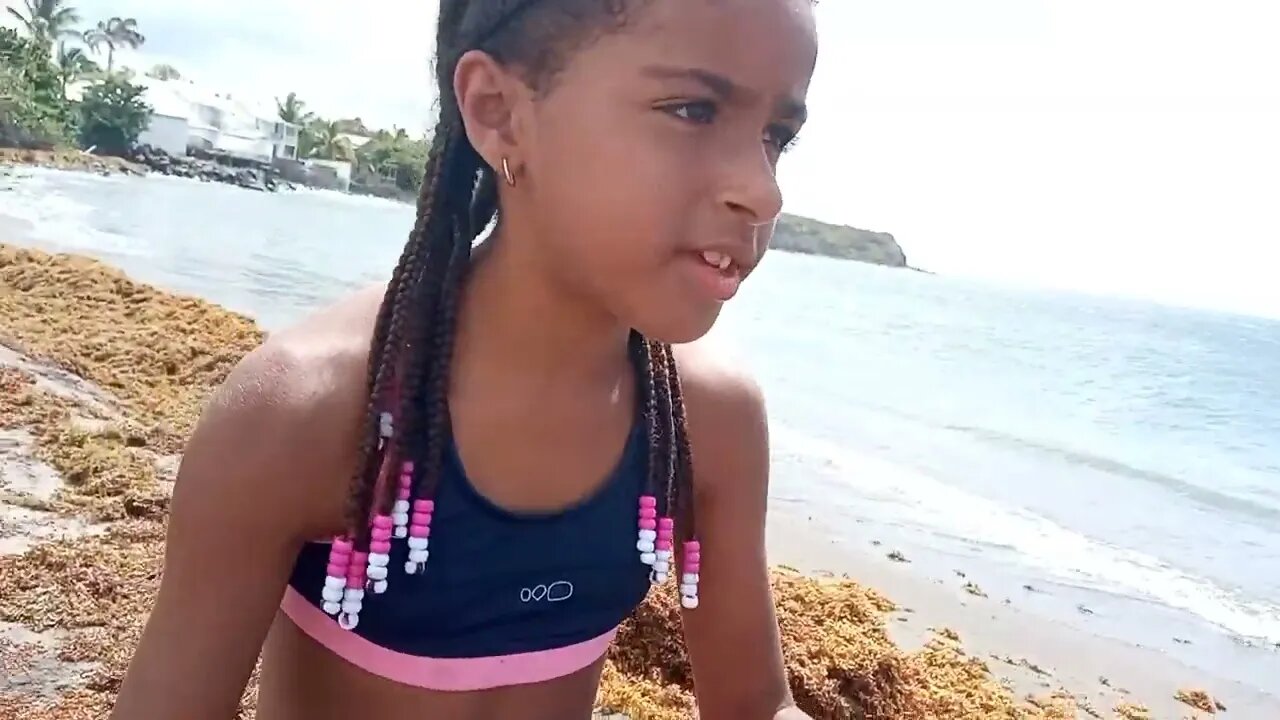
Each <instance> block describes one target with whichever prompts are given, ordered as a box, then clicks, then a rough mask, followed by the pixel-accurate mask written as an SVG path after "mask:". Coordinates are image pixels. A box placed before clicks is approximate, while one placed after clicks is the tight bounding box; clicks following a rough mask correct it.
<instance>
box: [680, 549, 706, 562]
mask: <svg viewBox="0 0 1280 720" xmlns="http://www.w3.org/2000/svg"><path fill="white" fill-rule="evenodd" d="M701 561H702V553H691V552H688V551H685V554H684V562H685V564H688V563H698V562H701Z"/></svg>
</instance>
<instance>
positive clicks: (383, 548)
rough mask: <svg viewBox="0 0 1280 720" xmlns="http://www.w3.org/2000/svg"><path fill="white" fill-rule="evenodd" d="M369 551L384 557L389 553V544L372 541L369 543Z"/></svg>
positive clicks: (382, 541) (381, 541)
mask: <svg viewBox="0 0 1280 720" xmlns="http://www.w3.org/2000/svg"><path fill="white" fill-rule="evenodd" d="M369 549H370V550H372V551H373V552H376V553H378V554H379V555H386V554H387V553H390V552H391V542H390V541H388V540H374V541H373V542H371V543H369Z"/></svg>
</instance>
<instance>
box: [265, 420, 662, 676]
mask: <svg viewBox="0 0 1280 720" xmlns="http://www.w3.org/2000/svg"><path fill="white" fill-rule="evenodd" d="M647 447H648V444H647V437H646V435H645V432H644V423H643V422H642V421H639V422H637V423H636V424H635V427H634V428H633V430H632V432H631V433H630V435H629V437H628V440H627V443H626V447H625V450H624V451H623V454H622V458H621V460H620V461H619V463H618V465H617V466H616V468H615V469H614V471H613V472H612V474H611V475H610V477H609V478H608V479H607V481H606V482H605V483H604V485H603V486H602V487H601V488H600V489H599V490H597V491H596V493H595V494H594V495H592V496H591V497H589V498H587V499H586V500H584V501H583V502H581V503H580V504H578V505H576V506H574V507H571V508H570V509H568V510H564V511H561V512H557V513H553V514H546V515H527V514H516V513H512V512H509V511H507V510H504V509H502V508H500V507H498V506H496V505H494V504H493V503H492V502H490V501H489V500H488V499H487V498H485V497H484V496H482V495H481V494H480V493H479V492H478V491H477V490H476V489H475V487H474V486H473V485H472V484H471V482H470V481H469V480H468V479H467V476H466V473H465V471H464V469H463V467H462V462H461V458H460V457H459V456H458V453H457V448H456V447H455V446H454V445H453V443H452V442H451V443H450V444H449V450H448V452H447V453H446V458H445V461H444V464H443V467H442V469H441V475H440V480H439V484H438V486H437V488H436V495H435V509H434V513H433V518H432V520H431V523H430V526H431V537H430V541H431V542H430V560H429V562H427V564H426V571H425V572H424V573H422V574H416V575H411V574H406V573H405V572H404V571H403V567H404V565H405V561H406V560H407V559H408V553H409V549H408V545H407V544H406V541H404V540H396V541H393V542H392V543H391V552H390V555H391V560H390V563H389V580H390V582H389V586H388V589H387V591H386V592H385V593H383V594H374V593H372V592H369V593H367V594H366V595H365V597H364V601H363V610H362V611H361V612H360V615H359V623H358V625H357V626H356V627H355V628H354V629H353V630H344V629H342V628H341V627H339V624H338V621H337V620H336V619H335V617H333V616H331V615H329V614H326V613H325V612H324V610H322V607H323V605H324V600H323V598H322V592H323V589H324V587H325V576H326V566H327V563H328V559H329V553H330V547H331V545H330V543H327V542H324V543H320V542H317V543H310V544H308V545H306V546H305V547H304V548H303V550H302V552H301V553H300V555H299V557H298V560H297V563H296V565H295V567H294V570H293V574H292V576H291V577H290V580H289V587H288V589H287V590H286V593H285V597H284V599H283V601H282V603H281V609H282V610H283V611H284V613H285V614H286V615H288V616H289V618H290V619H291V620H292V621H293V622H294V623H295V624H296V625H297V626H298V627H299V628H300V629H301V630H302V631H303V632H304V633H306V634H307V635H309V636H310V637H312V638H313V639H314V640H316V641H317V642H319V643H320V644H322V645H324V646H325V647H327V648H328V649H329V650H331V651H332V652H334V653H336V654H337V655H339V656H340V657H342V658H344V659H345V660H347V661H349V662H351V663H353V664H355V665H356V666H358V667H361V668H363V669H364V670H366V671H368V672H371V673H374V674H376V675H380V676H382V677H384V678H387V679H389V680H392V681H395V682H400V683H404V684H408V685H413V686H417V687H422V688H428V689H433V690H458V691H460V690H480V689H485V688H492V687H499V686H506V685H517V684H524V683H532V682H541V681H544V680H549V679H552V678H556V677H561V676H564V675H568V674H570V673H573V672H576V671H577V670H580V669H582V668H584V667H587V666H589V665H591V664H592V663H594V662H595V661H597V660H598V659H599V658H600V657H601V656H602V655H603V654H604V652H605V651H606V650H607V649H608V647H609V644H610V642H611V641H612V640H613V636H614V633H615V632H616V630H617V627H618V624H619V623H621V622H622V621H623V620H624V619H625V618H626V617H628V616H629V615H630V614H631V613H632V611H634V610H635V608H636V607H637V606H638V605H639V604H640V603H641V602H642V601H643V599H644V597H645V594H646V593H647V591H648V588H649V584H650V580H649V572H650V570H651V568H650V567H649V566H647V565H646V564H644V563H643V562H641V560H640V559H639V558H638V556H637V552H636V519H635V518H636V507H637V501H638V498H639V497H640V495H641V494H642V493H643V488H644V484H645V477H646V472H647V470H648V452H647Z"/></svg>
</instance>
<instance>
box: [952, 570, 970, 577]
mask: <svg viewBox="0 0 1280 720" xmlns="http://www.w3.org/2000/svg"><path fill="white" fill-rule="evenodd" d="M951 572H954V573H955V574H956V577H962V578H963V577H968V575H965V574H964V571H963V570H952V571H951Z"/></svg>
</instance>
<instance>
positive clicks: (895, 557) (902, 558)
mask: <svg viewBox="0 0 1280 720" xmlns="http://www.w3.org/2000/svg"><path fill="white" fill-rule="evenodd" d="M887 557H888V558H889V559H890V560H892V561H894V562H900V563H909V562H911V561H910V560H908V559H907V556H906V555H903V554H902V553H900V552H898V551H897V550H894V551H893V552H891V553H889V554H888V556H887Z"/></svg>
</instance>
